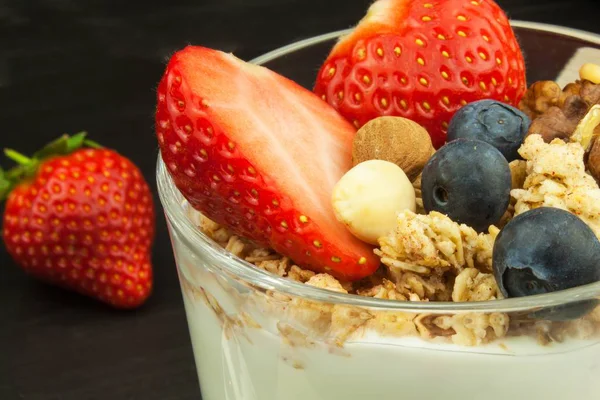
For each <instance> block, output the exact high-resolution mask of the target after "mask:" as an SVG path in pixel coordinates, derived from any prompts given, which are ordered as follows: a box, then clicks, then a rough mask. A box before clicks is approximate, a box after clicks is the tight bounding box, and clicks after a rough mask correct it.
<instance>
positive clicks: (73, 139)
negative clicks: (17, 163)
mask: <svg viewBox="0 0 600 400" xmlns="http://www.w3.org/2000/svg"><path fill="white" fill-rule="evenodd" d="M86 135H87V132H79V133H77V134H75V135H73V136H69V135H62V136H61V137H59V138H58V139H56V140H55V141H53V142H50V143H49V144H47V145H46V146H44V147H43V148H42V149H41V150H39V151H38V152H36V153H35V154H34V155H33V158H34V159H36V160H44V159H46V158H48V157H51V156H59V155H66V154H71V153H72V152H74V151H75V150H78V149H80V148H81V147H83V145H84V142H85V137H86Z"/></svg>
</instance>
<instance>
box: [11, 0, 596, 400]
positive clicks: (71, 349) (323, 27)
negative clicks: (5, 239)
mask: <svg viewBox="0 0 600 400" xmlns="http://www.w3.org/2000/svg"><path fill="white" fill-rule="evenodd" d="M499 3H500V4H501V5H502V6H503V7H504V8H505V10H507V11H508V13H509V16H510V17H512V18H514V19H520V20H530V21H538V22H546V23H553V24H558V25H565V26H569V27H574V28H578V29H583V30H588V31H592V32H595V33H600V24H599V23H598V18H599V15H600V13H599V11H600V5H599V4H600V2H598V1H597V0H587V1H586V0H570V1H568V0H563V1H552V0H543V1H542V0H528V1H526V0H504V1H499ZM368 4H369V1H368V0H210V1H203V0H192V1H173V0H171V1H169V0H147V1H140V2H136V1H126V0H112V1H100V0H89V1H86V0H80V1H76V0H40V1H29V0H12V1H11V0H8V1H7V0H0V146H1V147H13V148H16V149H19V150H21V151H23V152H26V153H31V152H33V151H34V150H35V149H37V148H38V147H39V146H40V145H41V144H43V143H45V142H47V141H49V140H51V139H53V138H55V137H57V136H58V135H59V134H61V133H65V132H69V133H74V132H77V131H80V130H83V129H85V130H87V131H88V132H89V133H90V135H91V136H92V137H93V138H94V139H96V140H97V141H99V142H101V143H102V144H104V145H106V146H108V147H113V148H115V149H117V150H118V151H119V152H121V153H122V154H124V155H126V156H128V157H129V158H131V159H132V160H133V161H134V162H135V163H136V164H137V165H138V166H139V167H140V168H141V169H142V170H143V172H144V173H145V176H146V178H147V180H148V181H149V182H150V184H151V186H152V187H153V190H154V192H156V190H155V186H156V185H155V182H154V166H155V161H156V155H157V145H156V141H155V138H154V133H153V115H152V114H153V108H154V100H155V98H154V96H155V93H154V88H155V85H156V83H157V81H158V80H159V78H160V76H161V73H162V71H163V68H164V65H165V60H166V59H167V57H168V56H169V55H170V54H172V53H173V52H174V51H175V50H176V49H178V48H181V47H183V46H184V45H186V44H188V43H191V44H202V45H204V46H209V47H214V48H218V49H221V50H225V51H231V52H234V53H235V54H236V55H237V56H239V57H240V58H243V59H247V60H248V59H251V58H253V57H256V56H258V55H260V54H262V53H265V52H267V51H269V50H272V49H274V48H277V47H279V46H282V45H285V44H287V43H290V42H293V41H296V40H299V39H303V38H306V37H309V36H314V35H317V34H321V33H325V32H329V31H333V30H338V29H343V28H348V27H350V26H351V25H353V24H354V23H355V22H356V21H358V19H360V18H361V16H362V15H363V13H364V11H365V10H366V8H367V7H368ZM6 165H7V164H5V166H6ZM156 204H157V208H158V209H159V212H158V213H157V214H158V218H157V221H156V224H157V238H156V244H155V247H154V258H153V262H154V269H155V291H154V294H153V295H152V297H151V298H150V300H149V301H148V302H147V304H146V305H145V306H144V307H143V308H141V309H139V310H137V311H133V312H116V311H112V310H110V309H107V308H106V307H104V306H102V305H100V304H98V303H96V302H94V301H91V300H87V299H85V298H82V297H80V296H77V295H73V294H70V293H67V292H63V291H60V290H58V289H54V288H52V287H47V286H44V285H42V284H39V283H37V282H35V281H32V280H31V279H29V278H27V277H26V276H25V275H24V274H23V273H22V272H21V270H20V269H18V267H16V265H14V263H13V262H12V261H11V259H10V258H9V256H8V255H7V254H6V252H5V250H4V249H3V248H2V247H1V245H0V400H12V399H27V400H37V399H43V400H46V399H48V400H51V399H61V400H62V399H64V400H87V399H113V400H121V399H148V400H153V399H157V400H168V399H198V398H200V395H199V391H198V386H197V385H198V384H197V378H196V373H195V369H194V361H193V358H192V350H191V347H190V341H189V336H188V332H187V327H186V323H185V315H184V310H183V305H182V300H181V294H180V291H179V286H178V282H177V276H176V272H175V266H174V261H173V256H172V252H171V246H170V243H169V238H168V235H167V231H166V227H165V222H164V218H163V216H162V213H161V212H160V206H159V205H158V199H156Z"/></svg>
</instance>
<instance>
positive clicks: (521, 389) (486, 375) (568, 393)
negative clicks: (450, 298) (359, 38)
mask: <svg viewBox="0 0 600 400" xmlns="http://www.w3.org/2000/svg"><path fill="white" fill-rule="evenodd" d="M513 26H514V28H515V32H516V34H517V35H518V37H519V40H520V43H521V45H522V48H523V51H524V53H525V55H526V60H527V64H528V69H527V70H528V81H529V82H530V83H531V82H534V81H537V80H558V81H559V82H560V83H566V82H569V81H573V80H575V79H577V68H578V67H579V66H580V65H581V64H582V63H583V62H586V61H592V60H593V57H596V60H597V59H598V54H600V50H599V49H600V37H599V36H597V35H594V34H591V33H586V32H581V31H575V30H571V29H567V28H562V27H557V26H549V25H543V24H533V23H526V22H519V21H514V22H513ZM345 32H346V31H339V32H333V33H330V34H326V35H322V36H317V37H314V38H310V39H307V40H303V41H301V42H297V43H294V44H291V45H289V46H285V47H283V48H280V49H278V50H275V51H273V52H270V53H268V54H265V55H263V56H261V57H259V58H257V59H255V60H253V61H252V62H254V63H256V64H262V65H264V66H266V67H268V68H270V69H272V70H274V71H276V72H278V73H280V74H282V75H284V76H287V77H289V78H291V79H293V80H294V81H296V82H298V83H300V84H301V85H303V86H305V87H307V88H311V87H312V84H313V81H314V77H315V76H316V72H317V71H318V68H319V66H320V64H321V63H322V61H323V60H324V59H325V58H326V56H327V54H328V52H329V50H330V49H331V47H332V45H333V44H334V42H335V40H336V39H337V38H338V37H339V36H340V35H342V34H344V33H345ZM590 57H592V59H590ZM157 174H158V187H159V193H160V197H161V201H162V204H163V207H164V209H165V213H166V216H167V221H168V226H169V231H170V235H171V240H172V245H173V251H174V254H175V259H176V262H177V270H178V274H179V277H180V282H181V288H182V292H183V299H184V304H185V308H186V313H187V319H188V325H189V329H190V335H191V340H192V345H193V349H194V355H195V360H196V366H197V370H198V376H199V381H200V387H201V392H202V398H203V399H204V400H330V399H334V398H340V399H345V400H355V399H356V400H358V399H361V400H362V399H365V398H369V399H370V398H372V399H378V400H392V399H394V400H396V399H399V398H402V399H419V400H430V399H431V400H433V399H442V398H443V399H446V400H457V399H486V400H505V399H507V398H515V399H528V400H538V399H566V398H577V399H580V400H586V399H597V398H598V393H600V312H598V309H595V310H594V311H593V312H591V313H589V314H588V315H586V316H585V317H584V318H580V319H577V320H574V321H549V320H547V319H548V318H550V319H553V317H552V316H553V315H554V314H553V313H554V312H555V311H556V310H564V309H565V308H568V307H569V306H572V305H573V304H575V305H577V304H580V303H582V302H586V303H589V302H590V301H595V299H597V298H600V283H596V284H591V285H587V286H583V287H578V288H574V289H570V290H565V291H562V292H556V293H551V294H545V295H537V296H530V297H526V298H514V299H504V300H495V301H485V302H464V303H451V302H408V301H396V300H389V299H385V298H373V297H362V296H356V295H349V294H345V293H341V292H335V291H331V290H326V289H323V288H319V287H313V286H309V285H306V284H303V283H300V282H296V281H293V280H290V279H286V278H281V277H280V276H278V275H277V274H274V273H271V272H267V271H265V270H263V269H260V268H257V267H255V266H254V265H252V264H250V263H248V262H246V261H244V260H242V259H240V258H238V257H236V256H235V255H233V254H232V252H234V253H235V252H236V251H238V250H239V247H237V246H239V242H236V241H235V238H234V239H231V238H230V237H229V235H227V234H226V232H224V231H223V230H218V229H216V228H215V227H211V226H209V225H206V223H205V222H203V221H202V217H201V216H200V215H199V214H198V213H196V212H195V211H193V210H191V209H190V207H189V206H188V204H187V203H186V201H185V200H184V198H183V196H182V195H181V194H180V192H179V191H178V190H177V189H176V188H175V186H174V185H173V182H172V181H171V179H170V177H169V174H168V172H167V170H166V168H165V166H164V164H163V163H162V161H161V160H160V159H159V162H158V170H157ZM203 223H204V224H205V225H204V226H205V228H206V229H205V230H207V231H210V232H211V235H207V234H204V233H202V232H201V231H200V230H199V229H198V226H199V225H200V224H203ZM211 237H212V238H211ZM213 239H214V240H213ZM227 241H228V243H227ZM217 242H221V243H222V244H225V243H227V245H226V247H227V249H225V248H224V247H223V246H222V245H220V244H219V243H217ZM228 250H231V251H232V252H230V251H228ZM545 319H546V320H545ZM509 323H510V327H511V328H510V330H508V326H509Z"/></svg>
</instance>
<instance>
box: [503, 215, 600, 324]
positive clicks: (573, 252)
mask: <svg viewBox="0 0 600 400" xmlns="http://www.w3.org/2000/svg"><path fill="white" fill-rule="evenodd" d="M598 260H600V242H599V241H598V239H597V238H596V236H595V235H594V233H593V231H592V230H591V229H590V228H589V227H588V226H587V225H586V224H585V223H584V222H583V221H582V220H581V219H579V218H578V217H577V216H575V215H574V214H571V213H570V212H568V211H564V210H561V209H558V208H551V207H540V208H536V209H533V210H530V211H527V212H525V213H523V214H520V215H518V216H516V217H515V218H514V219H512V220H511V221H510V222H509V223H508V224H506V226H505V227H504V228H503V229H502V230H501V231H500V233H499V234H498V237H497V238H496V242H495V243H494V250H493V257H492V261H493V269H494V275H495V277H496V281H497V282H498V287H499V288H500V290H501V291H502V293H503V294H504V296H506V297H523V296H531V295H536V294H542V293H549V292H555V291H559V290H564V289H569V288H574V287H577V286H581V285H586V284H589V283H594V282H597V281H598V280H600V263H599V262H598ZM595 303H596V302H594V301H592V302H590V301H584V302H578V303H572V304H569V305H567V306H560V307H555V308H551V309H547V310H543V311H540V312H536V313H535V315H534V316H535V317H537V318H546V319H553V320H565V319H573V318H578V317H580V316H581V315H583V314H585V313H587V312H588V311H590V309H591V308H593V306H594V305H595Z"/></svg>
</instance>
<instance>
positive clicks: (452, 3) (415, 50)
mask: <svg viewBox="0 0 600 400" xmlns="http://www.w3.org/2000/svg"><path fill="white" fill-rule="evenodd" d="M525 90H526V81H525V63H524V60H523V54H522V53H521V50H520V48H519V44H518V42H517V40H516V38H515V36H514V33H513V31H512V28H511V27H510V24H509V21H508V18H507V17H506V15H505V14H504V12H503V11H502V9H501V8H500V7H499V6H498V5H497V4H496V3H495V2H494V1H492V0H443V1H430V0H379V1H376V2H375V3H373V5H372V6H371V7H370V8H369V11H368V13H367V15H366V16H365V17H364V18H363V19H362V20H361V21H360V23H359V24H358V26H357V27H356V28H355V29H354V31H353V32H351V33H350V34H348V35H346V36H344V37H342V38H341V39H340V40H339V41H338V42H337V44H336V45H335V46H334V48H333V49H332V50H331V53H330V54H329V56H328V58H327V60H326V61H325V63H324V64H323V66H322V67H321V69H320V71H319V74H318V76H317V80H316V84H315V87H314V92H315V93H316V94H317V95H319V96H321V97H322V98H323V99H324V100H325V101H327V102H328V103H329V104H330V105H332V106H333V107H334V108H336V109H337V110H338V111H339V112H340V114H342V115H343V116H344V117H345V118H346V119H347V120H348V121H350V122H352V123H353V124H354V125H355V126H356V128H360V127H361V126H363V125H364V124H365V123H367V122H368V121H370V120H371V119H374V118H376V117H379V116H400V117H405V118H408V119H411V120H413V121H415V122H417V123H418V124H420V125H421V126H423V127H424V128H425V129H426V130H427V131H428V132H429V134H430V135H431V141H432V143H433V145H434V147H435V148H440V147H441V146H442V145H443V144H444V143H445V142H446V132H447V129H448V124H449V123H450V119H451V118H452V116H453V115H454V113H455V112H456V111H457V110H458V109H459V108H460V107H462V106H463V105H465V104H467V103H470V102H473V101H476V100H480V99H486V98H487V99H495V100H499V101H502V102H505V103H508V104H511V105H517V104H518V103H519V100H520V99H521V97H522V96H523V95H524V94H525Z"/></svg>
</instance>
